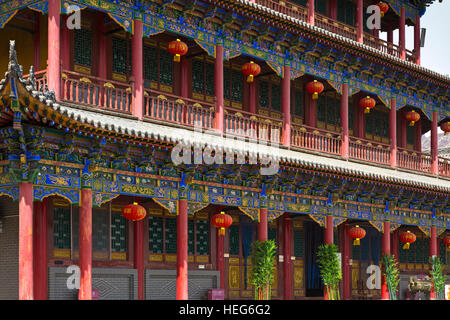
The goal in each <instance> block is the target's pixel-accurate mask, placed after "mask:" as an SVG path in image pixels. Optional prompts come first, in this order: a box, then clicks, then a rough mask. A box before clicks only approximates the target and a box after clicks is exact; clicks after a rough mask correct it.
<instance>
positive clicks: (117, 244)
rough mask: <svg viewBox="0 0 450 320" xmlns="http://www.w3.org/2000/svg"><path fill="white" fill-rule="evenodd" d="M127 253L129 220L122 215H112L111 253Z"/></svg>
mask: <svg viewBox="0 0 450 320" xmlns="http://www.w3.org/2000/svg"><path fill="white" fill-rule="evenodd" d="M126 251H127V220H126V219H125V218H124V217H123V215H122V214H121V213H111V252H126Z"/></svg>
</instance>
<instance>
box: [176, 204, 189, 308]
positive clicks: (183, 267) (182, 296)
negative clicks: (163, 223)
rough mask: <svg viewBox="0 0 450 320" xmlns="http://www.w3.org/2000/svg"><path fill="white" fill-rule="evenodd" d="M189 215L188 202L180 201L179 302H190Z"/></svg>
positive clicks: (178, 240)
mask: <svg viewBox="0 0 450 320" xmlns="http://www.w3.org/2000/svg"><path fill="white" fill-rule="evenodd" d="M188 299H189V297H188V213H187V200H186V199H180V200H178V215H177V300H188Z"/></svg>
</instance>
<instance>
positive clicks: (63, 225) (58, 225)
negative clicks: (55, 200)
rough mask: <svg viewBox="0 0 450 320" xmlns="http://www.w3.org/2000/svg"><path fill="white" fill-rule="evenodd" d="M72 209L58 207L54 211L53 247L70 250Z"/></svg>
mask: <svg viewBox="0 0 450 320" xmlns="http://www.w3.org/2000/svg"><path fill="white" fill-rule="evenodd" d="M70 237H71V232H70V208H59V207H56V208H55V209H54V210H53V247H54V248H55V249H70V247H71V245H70Z"/></svg>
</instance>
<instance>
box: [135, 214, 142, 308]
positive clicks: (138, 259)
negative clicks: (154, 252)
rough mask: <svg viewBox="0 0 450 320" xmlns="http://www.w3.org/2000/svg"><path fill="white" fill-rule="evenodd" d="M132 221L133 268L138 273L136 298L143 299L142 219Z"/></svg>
mask: <svg viewBox="0 0 450 320" xmlns="http://www.w3.org/2000/svg"><path fill="white" fill-rule="evenodd" d="M133 223H134V268H135V269H136V270H137V274H138V300H144V220H140V221H135V222H133Z"/></svg>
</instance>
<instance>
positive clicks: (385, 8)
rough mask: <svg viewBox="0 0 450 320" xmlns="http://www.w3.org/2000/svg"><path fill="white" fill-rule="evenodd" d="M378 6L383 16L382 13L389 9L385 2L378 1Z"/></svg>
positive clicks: (382, 14) (382, 15)
mask: <svg viewBox="0 0 450 320" xmlns="http://www.w3.org/2000/svg"><path fill="white" fill-rule="evenodd" d="M377 6H378V8H380V15H381V17H382V18H383V17H384V14H385V13H386V12H388V11H389V6H388V4H387V3H385V2H383V1H380V2H378V3H377Z"/></svg>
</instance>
